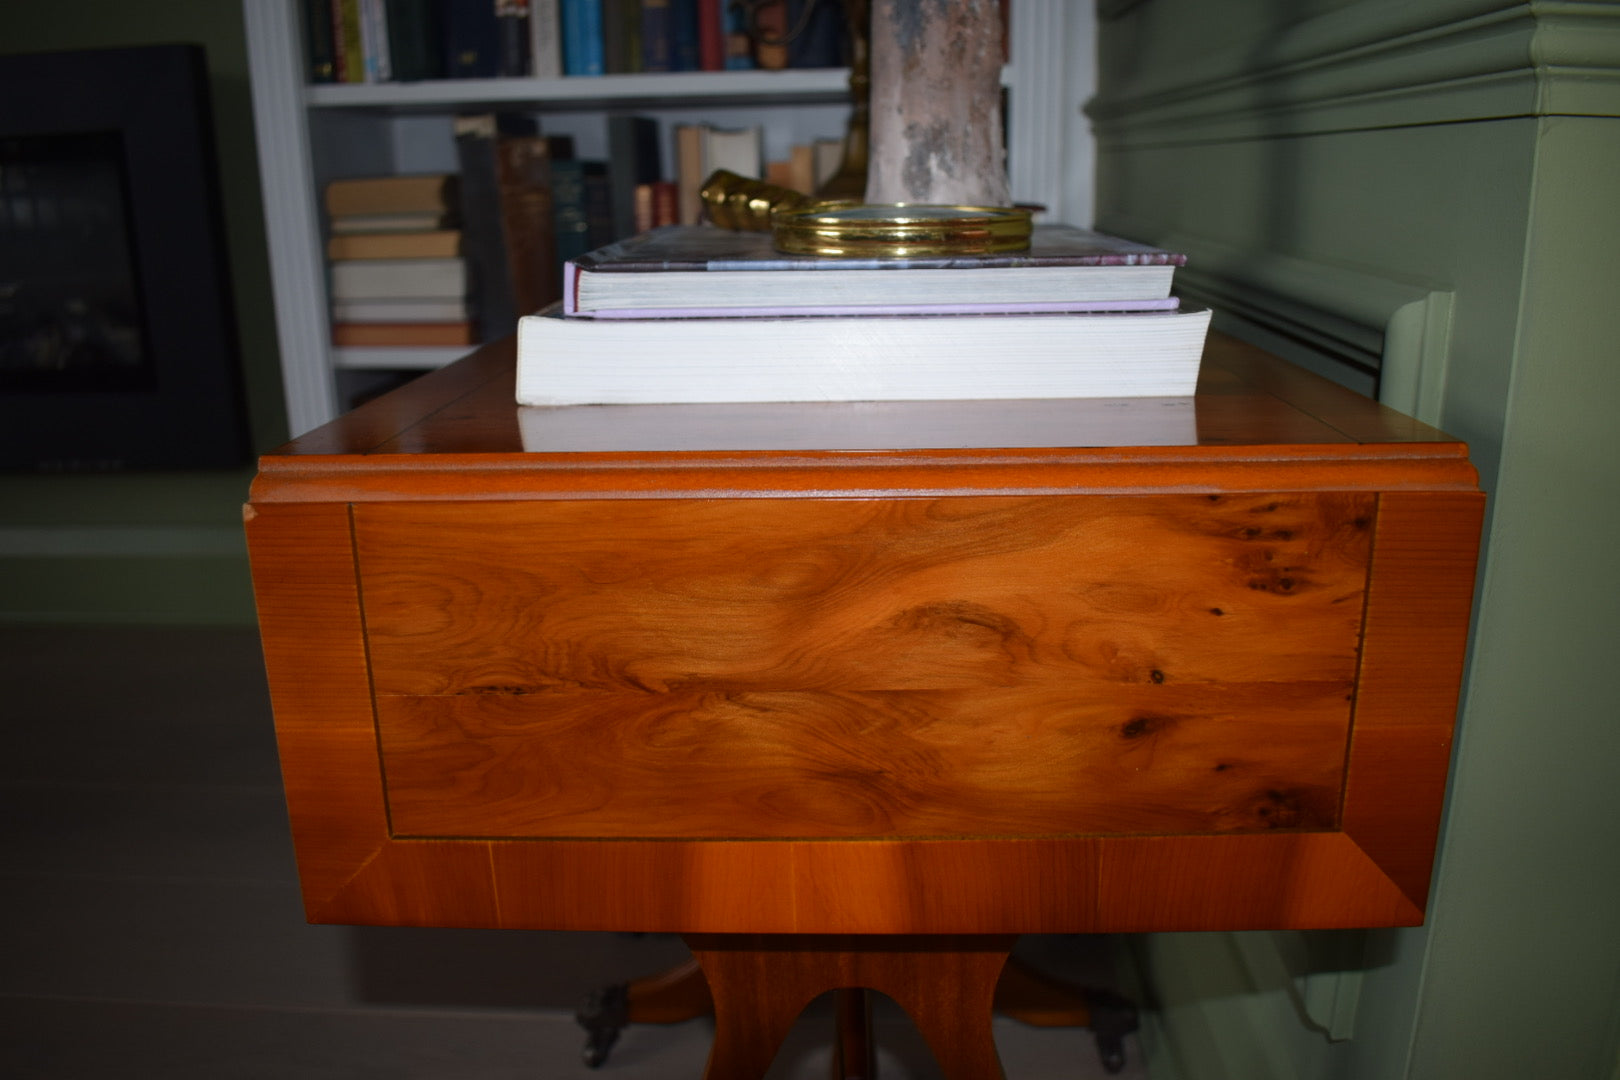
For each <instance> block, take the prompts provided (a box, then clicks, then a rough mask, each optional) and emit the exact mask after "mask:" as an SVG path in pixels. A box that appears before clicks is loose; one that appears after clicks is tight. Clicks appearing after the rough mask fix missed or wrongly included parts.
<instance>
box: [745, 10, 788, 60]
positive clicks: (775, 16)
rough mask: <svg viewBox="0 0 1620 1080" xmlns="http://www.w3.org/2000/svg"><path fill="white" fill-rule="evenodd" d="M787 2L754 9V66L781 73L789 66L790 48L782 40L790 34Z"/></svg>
mask: <svg viewBox="0 0 1620 1080" xmlns="http://www.w3.org/2000/svg"><path fill="white" fill-rule="evenodd" d="M788 26H789V23H788V9H787V3H786V0H778V2H777V3H772V4H762V5H760V6H759V7H757V8H755V9H754V33H755V35H756V37H755V38H754V40H753V42H752V44H753V48H754V66H755V67H760V68H764V69H765V70H766V71H781V70H782V69H783V68H785V67H787V66H788V47H787V45H786V44H785V43H782V39H783V38H785V37H786V36H787V32H788Z"/></svg>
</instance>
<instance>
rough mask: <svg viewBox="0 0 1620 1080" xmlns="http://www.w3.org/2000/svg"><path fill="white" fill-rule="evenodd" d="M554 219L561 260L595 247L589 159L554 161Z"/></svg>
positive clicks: (567, 260) (558, 254) (569, 258)
mask: <svg viewBox="0 0 1620 1080" xmlns="http://www.w3.org/2000/svg"><path fill="white" fill-rule="evenodd" d="M551 201H552V221H553V223H554V228H555V230H556V234H557V261H558V262H559V263H566V262H570V261H572V260H574V259H577V258H579V257H580V256H581V255H583V254H585V253H586V252H587V251H590V250H591V237H590V219H589V216H588V212H587V209H586V202H585V162H583V161H581V160H579V159H578V158H570V159H568V160H565V161H553V162H552V163H551Z"/></svg>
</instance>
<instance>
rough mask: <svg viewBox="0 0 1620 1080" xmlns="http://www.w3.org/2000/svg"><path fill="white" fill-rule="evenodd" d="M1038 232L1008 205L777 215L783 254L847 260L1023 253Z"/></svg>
mask: <svg viewBox="0 0 1620 1080" xmlns="http://www.w3.org/2000/svg"><path fill="white" fill-rule="evenodd" d="M1032 228H1033V225H1032V216H1031V212H1030V211H1029V210H1028V209H1025V208H1022V207H1002V206H945V205H931V204H913V203H892V204H888V205H860V206H848V205H841V206H834V207H829V206H815V205H811V206H806V207H802V208H798V209H793V210H778V211H776V212H775V213H774V214H772V215H771V241H772V244H773V245H774V246H775V247H776V249H777V250H778V251H782V252H786V253H788V254H791V255H830V256H839V257H845V258H848V257H852V256H866V257H883V258H911V257H918V256H928V255H984V254H991V253H995V252H1004V251H1022V250H1024V249H1025V248H1027V247H1029V237H1030V231H1031V229H1032Z"/></svg>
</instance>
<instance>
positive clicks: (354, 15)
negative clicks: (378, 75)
mask: <svg viewBox="0 0 1620 1080" xmlns="http://www.w3.org/2000/svg"><path fill="white" fill-rule="evenodd" d="M333 10H334V11H335V12H337V18H338V21H337V32H338V34H339V35H341V37H340V40H341V41H342V42H343V46H342V56H343V81H344V82H347V83H363V82H365V81H366V53H365V48H364V46H363V45H362V44H361V41H360V0H334V5H333Z"/></svg>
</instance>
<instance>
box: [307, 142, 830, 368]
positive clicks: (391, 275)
mask: <svg viewBox="0 0 1620 1080" xmlns="http://www.w3.org/2000/svg"><path fill="white" fill-rule="evenodd" d="M605 123H606V125H607V143H608V159H607V160H605V161H592V160H582V159H579V158H578V157H576V155H575V152H574V145H573V141H572V139H570V138H569V137H567V136H558V135H542V134H541V133H540V131H539V128H538V125H537V124H536V122H535V121H534V119H533V118H532V117H529V116H525V115H523V114H516V113H501V112H496V113H478V114H472V115H466V116H458V117H456V118H455V119H454V120H453V124H454V133H455V144H456V154H457V159H458V163H459V166H460V169H459V172H458V173H457V174H455V175H453V176H452V175H447V174H435V175H429V176H420V175H418V176H392V177H359V178H352V179H344V180H339V181H334V182H333V183H332V184H330V185H329V186H328V187H327V190H326V202H327V205H326V210H327V216H328V220H329V222H330V228H331V232H330V236H329V238H328V243H327V249H328V251H327V254H328V258H329V260H330V266H331V292H332V297H333V301H334V305H333V309H332V323H333V340H334V343H336V344H338V345H343V346H388V345H403V346H428V345H432V346H454V345H463V344H469V345H470V344H477V343H479V342H481V341H487V340H492V339H494V338H498V337H502V336H504V335H506V334H509V333H511V332H512V331H513V329H514V327H515V326H516V325H517V320H518V318H519V317H520V316H522V315H526V314H530V313H533V312H535V311H538V310H539V309H540V308H542V307H544V306H545V305H546V304H548V303H551V302H552V301H554V300H557V299H558V298H559V297H560V296H561V279H562V268H563V265H564V264H565V263H567V262H569V261H570V260H573V259H577V258H579V257H580V256H583V255H584V254H585V253H586V252H588V251H591V250H593V249H596V248H600V247H602V246H604V245H606V244H609V243H611V242H613V241H615V240H620V239H624V238H626V237H630V236H633V235H635V234H637V233H642V232H646V231H647V230H649V229H653V228H657V227H659V226H663V225H670V224H676V223H685V224H693V223H695V222H697V220H698V218H699V208H700V199H699V194H698V193H699V190H700V188H701V186H702V183H703V180H704V179H706V178H707V177H708V176H709V175H711V174H712V173H713V172H714V171H715V170H716V169H722V168H723V169H729V170H730V171H732V172H735V173H737V174H738V175H741V176H752V177H763V178H766V179H770V180H772V181H774V182H776V183H779V184H781V185H783V186H785V187H791V188H794V189H795V190H800V191H804V192H806V193H809V192H811V191H813V190H815V188H816V187H817V186H819V184H820V183H822V182H824V181H825V179H826V178H827V176H829V175H830V174H831V173H832V172H833V171H836V169H837V167H838V165H839V163H840V161H841V156H842V142H841V140H837V139H826V140H820V141H818V142H817V143H815V144H805V145H803V146H800V147H795V148H794V152H793V155H792V160H791V161H785V162H775V163H766V162H765V161H764V160H763V158H764V151H763V145H764V143H763V134H762V132H761V130H760V128H759V127H757V126H755V127H747V128H739V129H734V130H727V129H719V128H715V127H711V126H708V125H703V124H690V125H680V126H678V127H677V128H676V129H675V131H674V132H673V133H672V139H671V140H670V141H671V144H672V145H673V147H674V151H675V158H676V160H675V165H674V170H673V171H674V174H675V176H676V178H675V179H667V178H666V170H665V169H664V168H663V154H662V147H663V140H662V133H661V131H660V128H659V125H658V122H657V121H656V120H654V119H652V118H650V117H645V116H631V115H614V116H610V117H608V118H607V119H606V120H605Z"/></svg>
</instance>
